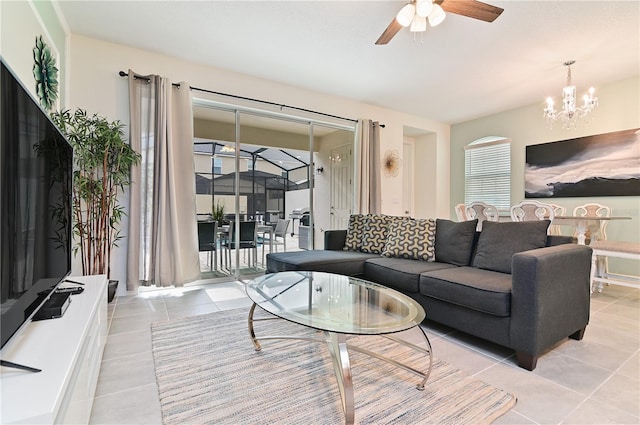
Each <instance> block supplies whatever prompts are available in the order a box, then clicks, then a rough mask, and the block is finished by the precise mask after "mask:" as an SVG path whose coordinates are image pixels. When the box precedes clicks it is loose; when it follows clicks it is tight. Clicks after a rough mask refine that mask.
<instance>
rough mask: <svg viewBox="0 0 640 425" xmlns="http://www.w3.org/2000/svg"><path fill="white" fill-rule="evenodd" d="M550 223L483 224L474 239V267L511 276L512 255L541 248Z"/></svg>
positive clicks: (541, 221) (486, 222) (491, 222)
mask: <svg viewBox="0 0 640 425" xmlns="http://www.w3.org/2000/svg"><path fill="white" fill-rule="evenodd" d="M550 223H551V221H549V220H535V221H516V222H504V223H500V222H493V221H485V222H484V223H482V233H480V238H479V239H478V246H477V249H476V256H475V258H474V260H473V265H474V267H478V268H481V269H487V270H493V271H496V272H502V273H511V257H513V254H515V253H517V252H522V251H528V250H530V249H536V248H543V247H544V246H545V244H546V243H547V228H548V227H549V224H550Z"/></svg>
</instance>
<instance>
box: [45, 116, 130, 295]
mask: <svg viewBox="0 0 640 425" xmlns="http://www.w3.org/2000/svg"><path fill="white" fill-rule="evenodd" d="M51 118H52V120H53V121H54V122H55V123H56V125H57V126H58V127H59V128H60V130H61V131H62V132H63V133H64V134H65V135H66V136H67V139H68V140H69V143H70V144H71V146H73V158H74V159H73V161H74V172H73V204H72V211H73V221H74V223H73V236H74V238H75V239H76V245H75V246H74V248H73V251H74V254H76V255H77V254H78V253H79V254H80V258H81V260H82V274H83V275H94V274H105V275H107V278H108V277H109V276H110V274H111V264H110V263H111V251H112V249H113V247H114V246H117V243H118V241H119V240H120V239H121V238H122V236H121V234H120V229H119V224H120V221H121V220H122V218H123V216H124V215H125V211H124V207H123V206H122V205H121V204H120V201H119V199H118V194H119V193H120V192H121V191H122V190H124V188H125V187H127V186H129V185H130V184H131V175H130V171H131V167H132V166H133V165H136V164H138V163H139V162H140V154H138V153H136V152H135V151H134V150H133V149H132V148H131V146H130V145H129V144H128V143H126V141H125V140H124V132H123V125H122V124H121V123H120V122H119V121H113V122H111V121H109V120H107V119H106V118H104V117H101V116H99V115H97V114H94V115H88V114H87V112H86V111H85V110H83V109H77V110H76V111H75V112H71V111H69V110H63V111H61V112H53V113H52V114H51ZM112 285H113V289H112ZM109 286H110V291H109V292H110V294H109V296H110V299H109V300H110V301H111V299H112V297H113V296H112V292H113V294H115V287H116V286H117V282H115V284H112V282H111V281H110V282H109Z"/></svg>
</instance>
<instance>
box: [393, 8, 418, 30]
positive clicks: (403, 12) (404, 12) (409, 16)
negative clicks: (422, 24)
mask: <svg viewBox="0 0 640 425" xmlns="http://www.w3.org/2000/svg"><path fill="white" fill-rule="evenodd" d="M415 14H416V6H415V5H414V4H413V3H407V4H405V5H404V7H403V8H402V9H400V12H398V14H397V15H396V21H398V23H399V24H400V25H402V26H403V27H408V26H409V25H411V21H412V20H413V17H414V15H415Z"/></svg>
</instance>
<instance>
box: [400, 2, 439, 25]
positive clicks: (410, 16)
mask: <svg viewBox="0 0 640 425" xmlns="http://www.w3.org/2000/svg"><path fill="white" fill-rule="evenodd" d="M445 16H446V15H445V13H444V10H443V9H442V7H441V6H440V5H439V4H435V3H433V2H432V0H412V1H411V3H407V4H406V5H405V6H404V7H403V8H402V9H400V12H398V15H396V21H398V23H399V24H400V25H402V26H403V27H409V31H411V32H425V31H426V30H427V19H428V20H429V25H431V26H432V27H435V26H436V25H440V24H441V23H442V21H444V18H445Z"/></svg>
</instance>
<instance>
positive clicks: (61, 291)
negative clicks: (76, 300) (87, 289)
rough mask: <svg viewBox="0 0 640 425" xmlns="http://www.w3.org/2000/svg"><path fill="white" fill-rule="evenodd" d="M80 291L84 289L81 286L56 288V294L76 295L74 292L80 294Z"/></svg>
mask: <svg viewBox="0 0 640 425" xmlns="http://www.w3.org/2000/svg"><path fill="white" fill-rule="evenodd" d="M82 291H84V288H83V287H82V286H79V287H77V288H58V289H56V293H58V294H67V293H68V294H71V295H76V294H81V293H82Z"/></svg>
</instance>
